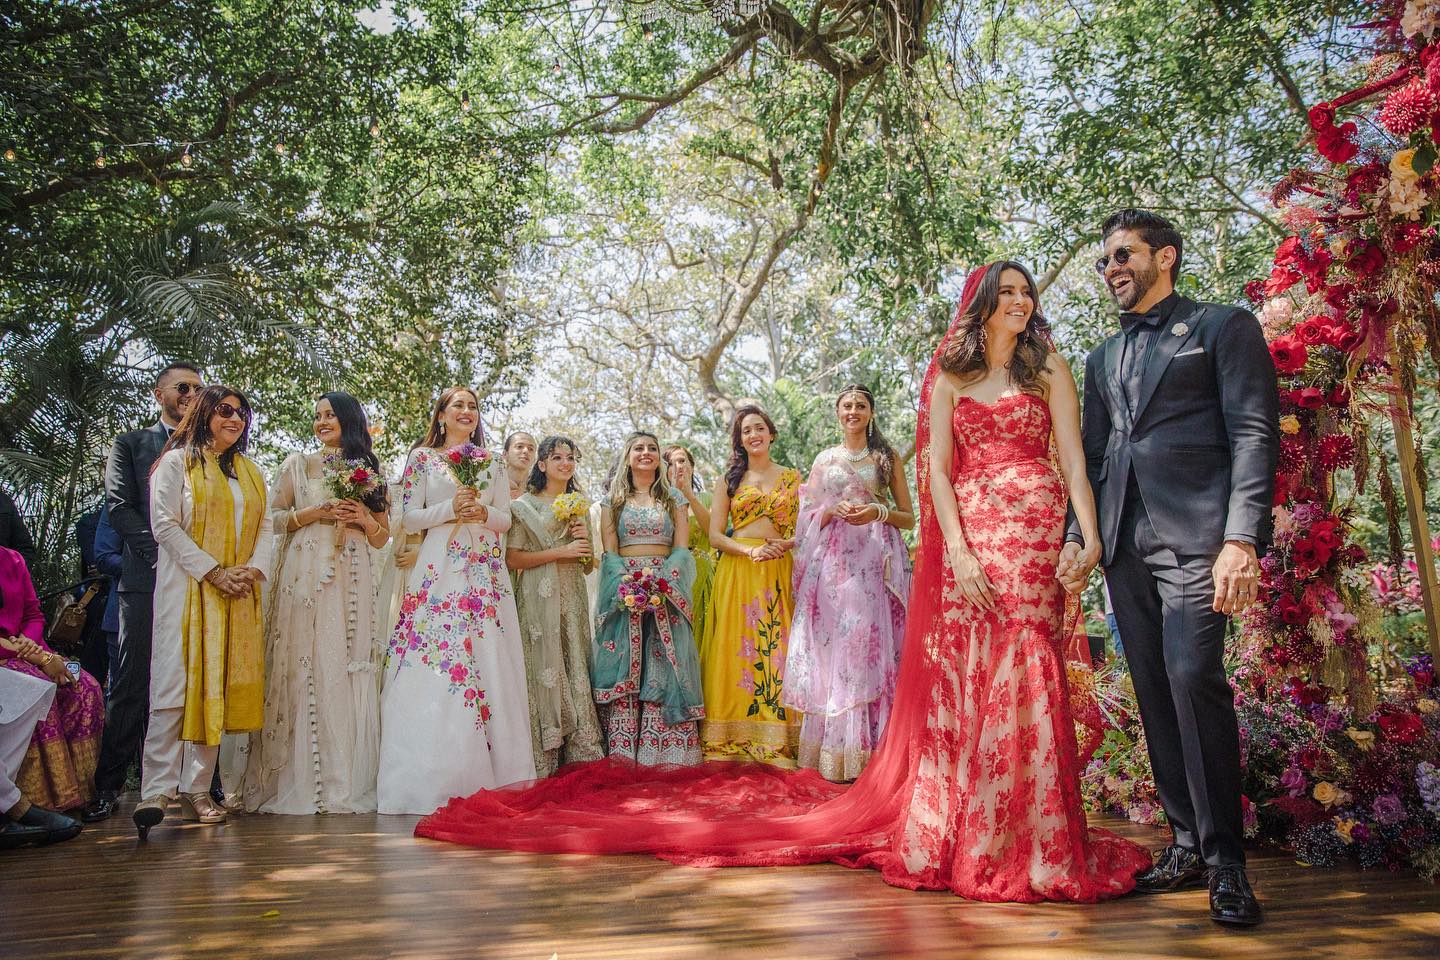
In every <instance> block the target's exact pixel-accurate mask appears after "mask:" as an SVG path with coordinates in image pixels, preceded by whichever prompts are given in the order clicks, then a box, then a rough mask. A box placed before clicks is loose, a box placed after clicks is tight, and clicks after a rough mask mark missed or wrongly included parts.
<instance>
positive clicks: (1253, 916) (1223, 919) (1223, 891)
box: [1210, 864, 1265, 927]
mask: <svg viewBox="0 0 1440 960" xmlns="http://www.w3.org/2000/svg"><path fill="white" fill-rule="evenodd" d="M1210 919H1211V920H1214V921H1215V922H1216V923H1226V924H1230V925H1231V926H1237V927H1253V926H1255V924H1257V923H1259V922H1260V921H1261V920H1263V919H1265V917H1264V915H1263V914H1262V913H1261V911H1260V901H1259V900H1256V899H1255V891H1253V890H1251V889H1250V881H1249V880H1248V879H1247V878H1246V877H1245V868H1244V867H1242V866H1240V865H1238V864H1232V865H1229V866H1224V867H1215V868H1214V869H1213V870H1211V871H1210Z"/></svg>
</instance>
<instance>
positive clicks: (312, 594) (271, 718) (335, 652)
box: [242, 392, 390, 814]
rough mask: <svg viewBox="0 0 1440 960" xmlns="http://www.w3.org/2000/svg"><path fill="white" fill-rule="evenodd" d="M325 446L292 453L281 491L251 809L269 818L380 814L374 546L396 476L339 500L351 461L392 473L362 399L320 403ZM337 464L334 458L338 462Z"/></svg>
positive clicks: (318, 419)
mask: <svg viewBox="0 0 1440 960" xmlns="http://www.w3.org/2000/svg"><path fill="white" fill-rule="evenodd" d="M314 429H315V436H316V438H317V439H318V440H319V441H320V443H321V447H320V449H319V450H318V451H316V452H314V453H310V454H305V453H294V454H291V455H290V456H289V457H287V458H286V460H285V463H284V465H283V466H281V468H280V475H279V477H278V479H277V480H276V481H275V487H274V489H273V490H272V491H271V495H270V525H271V527H272V529H273V530H274V532H275V535H276V537H278V538H279V541H280V542H279V543H277V545H276V550H275V554H276V556H277V557H279V558H280V560H279V565H278V567H277V569H276V571H275V577H274V581H275V582H274V586H273V587H272V588H271V590H270V597H269V599H270V603H269V611H268V616H267V618H266V638H265V643H266V662H267V663H268V665H269V670H268V675H267V676H266V679H265V729H264V731H263V732H261V733H258V734H251V736H250V754H249V758H248V765H247V768H246V772H245V783H244V788H243V790H242V793H243V794H244V799H245V806H246V808H247V809H249V810H258V811H260V812H261V813H287V814H314V813H367V812H373V811H374V810H375V776H376V765H377V763H378V761H379V751H380V712H379V711H380V706H379V696H380V689H379V684H378V682H377V678H376V669H375V667H376V661H377V660H378V649H377V645H378V641H379V629H378V626H377V624H376V616H377V610H376V603H375V586H374V577H373V576H372V573H371V570H372V558H371V554H372V552H373V551H375V550H378V549H380V548H381V547H383V546H384V545H385V543H386V542H387V541H388V540H389V539H390V518H389V514H388V513H387V509H388V504H387V502H386V491H385V485H384V483H383V482H382V483H379V485H378V486H377V488H376V489H375V490H374V491H373V492H371V493H370V494H369V495H367V496H366V497H365V498H364V499H363V500H336V499H333V498H332V497H331V495H330V493H329V491H328V490H327V488H326V479H325V477H326V472H327V471H328V470H331V469H335V468H337V467H338V466H339V465H340V463H341V462H342V461H345V462H350V463H357V462H358V463H359V464H361V465H362V467H361V468H362V469H364V470H366V471H368V472H369V474H370V476H371V477H374V478H381V473H380V463H379V461H378V460H377V459H376V458H375V454H374V453H372V452H371V449H370V431H369V425H368V424H367V422H366V420H365V411H364V409H363V408H362V407H361V406H360V402H359V401H358V400H356V399H355V398H354V397H352V396H350V394H348V393H340V392H333V393H327V394H325V395H324V396H322V397H321V398H320V399H319V401H317V402H316V404H315V426H314ZM327 461H329V463H327Z"/></svg>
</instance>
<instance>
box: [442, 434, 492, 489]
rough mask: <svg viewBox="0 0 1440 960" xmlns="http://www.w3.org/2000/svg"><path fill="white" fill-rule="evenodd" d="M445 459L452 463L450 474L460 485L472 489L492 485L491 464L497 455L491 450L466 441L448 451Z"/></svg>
mask: <svg viewBox="0 0 1440 960" xmlns="http://www.w3.org/2000/svg"><path fill="white" fill-rule="evenodd" d="M445 459H446V461H448V462H449V464H450V475H451V476H452V477H454V478H455V483H456V484H458V485H459V486H462V487H469V488H471V489H472V490H484V489H485V488H487V487H489V486H490V476H489V471H490V464H491V463H492V462H493V461H494V460H495V455H494V454H493V453H491V452H490V451H489V450H486V449H485V448H484V447H477V446H476V445H475V444H473V443H469V442H466V443H462V444H460V446H458V447H451V448H450V449H449V450H448V451H446V453H445Z"/></svg>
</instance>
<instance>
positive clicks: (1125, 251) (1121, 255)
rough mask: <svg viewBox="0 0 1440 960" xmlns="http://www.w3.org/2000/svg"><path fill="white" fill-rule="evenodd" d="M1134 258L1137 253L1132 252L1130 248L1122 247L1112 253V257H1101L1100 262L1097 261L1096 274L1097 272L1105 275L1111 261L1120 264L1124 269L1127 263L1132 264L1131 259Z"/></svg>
mask: <svg viewBox="0 0 1440 960" xmlns="http://www.w3.org/2000/svg"><path fill="white" fill-rule="evenodd" d="M1133 256H1135V251H1134V250H1131V249H1130V248H1129V247H1120V248H1118V249H1117V250H1116V251H1115V252H1114V253H1112V254H1111V255H1110V256H1108V257H1101V258H1100V259H1099V260H1096V261H1095V272H1096V273H1104V272H1105V268H1106V267H1108V266H1110V261H1111V260H1114V261H1115V262H1116V263H1117V264H1119V265H1120V266H1122V267H1123V266H1125V264H1127V263H1129V262H1130V258H1131V257H1133Z"/></svg>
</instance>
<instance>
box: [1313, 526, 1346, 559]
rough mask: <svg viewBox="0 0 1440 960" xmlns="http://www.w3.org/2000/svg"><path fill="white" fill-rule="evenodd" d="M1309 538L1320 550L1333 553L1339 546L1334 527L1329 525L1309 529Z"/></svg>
mask: <svg viewBox="0 0 1440 960" xmlns="http://www.w3.org/2000/svg"><path fill="white" fill-rule="evenodd" d="M1310 537H1311V539H1313V540H1314V541H1315V545H1316V546H1317V547H1319V548H1320V549H1321V550H1325V551H1329V552H1331V553H1333V552H1334V551H1335V549H1336V548H1337V547H1339V546H1340V538H1339V537H1338V536H1337V535H1336V533H1335V527H1334V525H1333V524H1331V523H1323V524H1322V523H1317V524H1315V526H1313V527H1311V528H1310Z"/></svg>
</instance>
